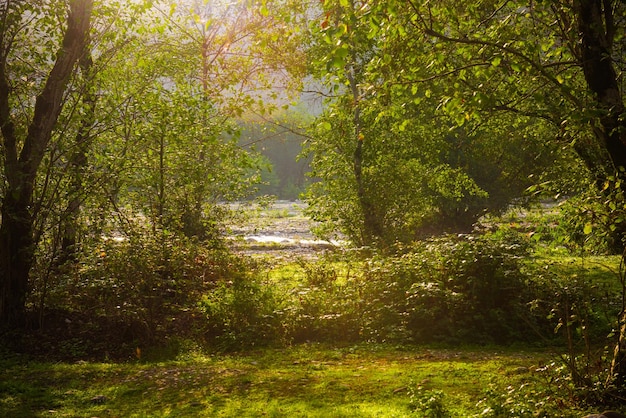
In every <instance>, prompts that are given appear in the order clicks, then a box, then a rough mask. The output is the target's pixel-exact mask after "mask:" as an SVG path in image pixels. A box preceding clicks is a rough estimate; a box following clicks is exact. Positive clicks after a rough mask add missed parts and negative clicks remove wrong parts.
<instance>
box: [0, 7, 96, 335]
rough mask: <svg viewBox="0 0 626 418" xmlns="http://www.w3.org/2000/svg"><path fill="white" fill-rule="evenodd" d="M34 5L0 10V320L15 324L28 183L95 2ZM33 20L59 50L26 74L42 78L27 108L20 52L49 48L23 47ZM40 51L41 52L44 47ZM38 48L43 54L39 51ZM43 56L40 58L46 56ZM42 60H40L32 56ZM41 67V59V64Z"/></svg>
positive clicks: (27, 227)
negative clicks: (44, 66)
mask: <svg viewBox="0 0 626 418" xmlns="http://www.w3.org/2000/svg"><path fill="white" fill-rule="evenodd" d="M46 6H48V7H50V10H46V9H45V8H37V7H35V6H34V5H28V4H25V3H23V2H13V1H7V2H5V3H4V5H3V6H0V7H2V9H1V10H0V19H1V22H2V23H1V26H0V128H1V132H2V144H1V145H2V160H3V161H2V162H3V167H2V168H3V177H4V179H5V181H6V184H5V187H4V189H3V193H2V209H1V213H2V224H1V225H0V322H1V323H2V324H4V325H15V324H18V323H19V322H21V321H22V320H23V317H22V315H23V311H24V304H25V300H26V295H27V292H28V287H29V272H30V268H31V265H32V263H33V257H34V251H35V245H36V242H35V241H34V237H33V222H34V219H35V217H36V216H37V214H36V213H35V211H36V210H37V208H34V207H32V203H33V202H32V199H33V191H34V188H35V181H36V179H37V174H38V170H39V168H40V165H41V162H42V159H43V158H44V155H45V153H46V151H47V147H48V145H49V142H50V138H51V135H52V131H53V129H54V126H55V123H56V121H57V119H58V117H59V114H60V112H61V110H62V106H63V96H64V93H65V90H66V87H67V83H68V80H69V79H70V76H71V75H72V73H73V71H74V69H75V67H76V63H77V62H78V60H79V59H80V57H81V55H82V54H83V53H84V51H85V45H86V43H87V39H88V34H89V28H90V17H91V12H92V6H93V2H92V1H91V0H72V1H70V2H69V4H67V5H66V3H65V2H61V3H58V2H57V3H51V4H50V3H49V4H46ZM56 7H61V10H65V9H67V19H66V21H65V22H64V23H65V25H64V26H63V27H62V28H59V27H55V25H54V23H53V21H54V18H50V17H49V16H46V14H47V12H54V11H55V8H56ZM33 21H37V22H38V23H39V24H41V29H47V28H50V29H53V32H52V33H57V34H59V38H57V39H58V44H57V47H58V50H57V51H56V53H55V54H54V55H52V56H53V57H54V61H49V60H48V62H51V63H52V64H53V65H52V66H51V68H50V69H49V72H48V73H47V75H45V76H42V75H41V74H32V75H31V76H32V79H31V81H30V82H33V83H37V84H38V85H39V86H40V90H39V93H38V94H37V96H36V99H35V103H34V106H33V111H32V114H28V113H27V114H25V115H24V114H23V113H22V112H21V111H20V107H21V105H22V104H25V103H24V102H23V101H22V100H26V103H28V99H23V98H22V97H19V93H20V90H19V89H20V87H21V84H20V83H19V82H18V81H17V80H16V79H15V78H14V77H16V76H19V71H18V68H17V67H19V65H20V63H21V61H20V59H18V57H19V55H17V54H20V53H26V54H27V56H29V57H33V58H36V59H42V58H49V57H50V55H47V56H46V55H45V54H46V53H47V54H51V53H53V51H50V50H47V51H45V50H44V51H41V50H39V51H38V50H31V51H25V50H23V49H21V47H22V45H20V44H19V43H20V41H23V39H24V37H25V36H35V37H37V36H39V37H42V39H43V33H42V32H39V33H37V32H35V33H34V34H32V35H29V34H27V33H26V31H28V30H29V29H30V28H31V26H30V25H25V24H24V23H32V22H33ZM42 52H43V54H41V53H42ZM39 54H41V55H42V56H39V57H38V56H37V55H39ZM43 61H44V62H45V61H46V60H45V59H44V60H43ZM36 63H37V64H41V63H42V62H41V61H38V62H37V61H36ZM39 68H40V69H41V67H39Z"/></svg>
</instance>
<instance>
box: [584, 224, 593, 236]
mask: <svg viewBox="0 0 626 418" xmlns="http://www.w3.org/2000/svg"><path fill="white" fill-rule="evenodd" d="M592 230H593V225H591V223H590V222H587V223H586V224H585V227H584V228H583V233H584V234H585V235H589V234H591V231H592Z"/></svg>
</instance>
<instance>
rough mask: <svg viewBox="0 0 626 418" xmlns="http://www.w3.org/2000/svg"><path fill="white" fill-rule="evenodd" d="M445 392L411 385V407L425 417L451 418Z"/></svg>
mask: <svg viewBox="0 0 626 418" xmlns="http://www.w3.org/2000/svg"><path fill="white" fill-rule="evenodd" d="M444 397H445V395H444V393H443V392H442V391H440V390H424V389H423V388H421V387H417V388H415V387H414V384H411V385H410V386H409V399H410V405H411V409H413V410H414V411H415V412H416V413H417V414H418V415H419V416H421V417H425V418H449V417H450V416H451V414H450V412H448V409H447V408H446V405H445V401H444Z"/></svg>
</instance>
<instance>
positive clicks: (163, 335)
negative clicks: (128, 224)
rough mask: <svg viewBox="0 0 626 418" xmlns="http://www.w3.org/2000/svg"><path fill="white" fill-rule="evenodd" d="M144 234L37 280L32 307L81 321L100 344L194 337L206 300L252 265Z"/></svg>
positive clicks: (190, 242)
mask: <svg viewBox="0 0 626 418" xmlns="http://www.w3.org/2000/svg"><path fill="white" fill-rule="evenodd" d="M141 232H142V233H137V234H133V235H130V236H129V237H127V239H124V240H112V239H109V240H102V241H100V242H97V243H93V245H92V246H89V247H88V248H87V246H85V247H86V249H85V251H84V254H83V255H82V256H81V258H80V259H79V260H78V262H77V263H75V264H74V263H73V264H71V265H66V266H63V269H62V270H60V271H58V272H57V274H56V275H55V276H54V280H48V281H44V280H41V279H37V278H36V280H35V281H34V285H35V288H34V291H33V293H32V296H33V299H34V300H33V304H35V303H37V305H38V306H39V305H45V308H46V309H45V311H42V314H43V313H44V312H47V313H51V312H58V314H55V315H61V316H63V317H64V318H66V319H67V321H71V322H72V323H74V322H79V323H76V327H78V328H80V332H85V330H87V329H91V331H92V332H91V333H90V335H89V338H95V339H98V341H99V343H98V344H99V345H104V344H106V343H107V340H109V342H112V341H113V340H114V341H118V342H120V344H122V342H123V343H124V344H130V345H132V346H134V347H136V346H147V345H155V344H161V343H164V342H165V341H167V340H168V339H170V337H172V336H179V337H181V338H184V337H185V335H189V334H192V333H193V331H194V328H196V327H197V324H194V322H197V321H198V315H197V312H196V311H197V302H198V300H200V298H201V297H202V295H203V294H204V293H205V292H206V291H207V290H208V289H211V288H213V287H214V286H215V285H216V283H219V282H223V281H227V280H229V279H230V278H232V277H233V276H235V275H237V274H239V272H240V271H242V270H245V269H247V268H248V267H247V266H246V265H245V264H244V262H243V260H241V259H239V258H237V257H235V256H233V255H232V254H230V253H229V252H228V251H226V250H224V249H219V248H213V249H209V248H207V247H206V246H205V245H204V244H202V243H199V242H198V241H196V240H194V239H189V238H186V237H182V236H179V235H169V234H167V233H158V234H150V233H145V231H141ZM42 300H43V302H44V303H43V304H42V303H41V301H42ZM48 316H52V315H48ZM72 318H74V319H76V321H75V320H74V319H72ZM68 323H70V322H68ZM80 324H82V325H80ZM75 332H77V331H75ZM75 332H74V333H75ZM85 338H87V336H85ZM110 345H114V344H110ZM133 350H134V348H133Z"/></svg>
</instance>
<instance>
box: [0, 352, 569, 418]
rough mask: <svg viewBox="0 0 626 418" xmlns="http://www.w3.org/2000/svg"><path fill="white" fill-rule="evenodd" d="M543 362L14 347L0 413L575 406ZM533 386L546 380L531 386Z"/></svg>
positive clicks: (229, 413)
mask: <svg viewBox="0 0 626 418" xmlns="http://www.w3.org/2000/svg"><path fill="white" fill-rule="evenodd" d="M550 362H551V356H550V355H549V354H546V353H543V352H535V351H523V350H521V351H520V350H517V351H515V352H513V351H503V350H502V349H476V350H472V349H435V348H430V349H427V348H412V349H407V348H394V347H389V346H381V345H358V346H353V347H341V348H336V347H329V346H321V345H300V346H294V347H291V348H288V349H268V350H260V351H256V352H250V353H247V354H239V355H230V356H210V355H201V354H194V353H193V352H192V353H186V354H183V355H179V356H178V358H177V359H175V360H168V361H159V362H136V363H123V364H114V363H77V364H63V363H59V364H51V363H28V362H23V361H20V360H16V359H13V360H4V361H1V362H0V367H1V368H0V370H1V371H0V416H6V417H37V416H41V417H45V416H54V417H83V416H84V417H93V416H98V417H121V416H123V417H408V416H414V417H415V416H417V417H419V416H433V415H428V412H429V411H431V412H432V410H431V409H429V408H431V407H433V406H432V400H430V401H429V396H430V395H431V394H434V393H441V402H442V403H443V405H444V407H445V410H446V411H447V412H448V413H449V414H450V416H454V417H470V416H479V415H480V414H481V412H482V411H484V410H485V409H486V408H487V407H488V406H489V405H496V404H497V405H503V404H504V405H505V404H506V399H509V401H510V402H513V403H515V405H516V406H515V407H516V408H517V407H518V406H519V405H518V404H520V402H521V403H524V404H525V403H528V405H529V406H528V408H529V410H530V409H532V408H534V411H533V412H532V413H538V411H541V410H550V408H557V407H558V408H559V409H558V410H559V411H560V412H559V415H558V416H577V415H576V414H578V415H580V411H575V410H571V411H568V410H567V408H566V407H565V406H564V405H565V404H564V402H567V401H563V399H558V398H556V397H554V398H552V399H549V398H548V402H546V398H545V396H544V393H548V392H549V391H550V390H552V389H554V390H556V387H554V388H552V389H551V388H550V387H549V384H548V383H547V382H549V381H550V379H551V378H553V376H544V375H543V374H544V373H546V372H541V371H539V370H542V368H544V366H545V365H547V364H549V363H550ZM531 387H532V388H533V389H532V391H535V392H532V391H531V389H530V388H531ZM538 388H541V390H542V391H546V392H542V394H541V395H540V396H537V393H536V391H537V390H538ZM494 394H496V395H494ZM552 395H553V396H554V394H552ZM98 396H103V397H104V398H97V397H98ZM528 396H531V397H534V398H532V399H535V400H532V399H531V401H529V400H528V399H529V398H528ZM99 399H100V400H102V402H98V400H99ZM429 402H431V403H430V404H429ZM542 402H543V403H545V404H542ZM485 416H490V415H485ZM494 416H495V415H494ZM505 416H513V415H505ZM529 416H530V415H529ZM552 416H554V415H552Z"/></svg>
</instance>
